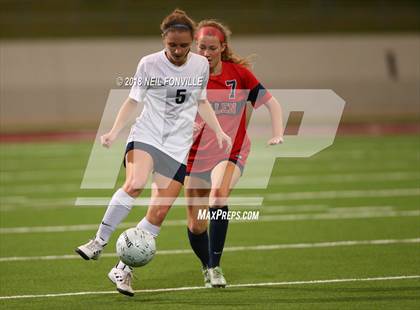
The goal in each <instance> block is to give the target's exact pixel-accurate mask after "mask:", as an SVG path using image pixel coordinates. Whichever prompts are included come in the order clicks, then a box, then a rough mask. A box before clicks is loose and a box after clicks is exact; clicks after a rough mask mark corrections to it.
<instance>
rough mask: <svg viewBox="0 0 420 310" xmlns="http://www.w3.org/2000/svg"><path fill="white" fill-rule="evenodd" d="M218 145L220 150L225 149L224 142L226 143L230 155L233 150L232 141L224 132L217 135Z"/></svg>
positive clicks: (226, 150)
mask: <svg viewBox="0 0 420 310" xmlns="http://www.w3.org/2000/svg"><path fill="white" fill-rule="evenodd" d="M216 138H217V143H218V144H219V148H223V142H224V143H226V149H225V152H226V153H230V150H231V149H232V139H231V138H230V137H229V136H228V135H227V134H225V133H224V132H223V131H220V132H218V133H216Z"/></svg>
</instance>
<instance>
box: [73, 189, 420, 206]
mask: <svg viewBox="0 0 420 310" xmlns="http://www.w3.org/2000/svg"><path fill="white" fill-rule="evenodd" d="M418 195H420V188H399V189H393V188H390V189H377V190H342V191H316V192H292V193H277V194H266V195H264V197H265V198H267V199H269V200H277V201H279V200H312V199H337V198H364V197H401V196H418ZM109 199H110V198H105V197H78V198H77V199H76V202H75V205H76V206H106V205H108V203H109ZM262 201H263V198H262V197H251V196H244V197H235V196H233V197H229V200H228V205H251V206H257V205H261V204H262ZM149 202H150V199H148V198H138V199H136V201H135V204H136V205H142V206H147V205H148V204H149ZM174 205H175V206H179V205H181V206H185V205H186V199H185V198H177V200H176V201H175V203H174Z"/></svg>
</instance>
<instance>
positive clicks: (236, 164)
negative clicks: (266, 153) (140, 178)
mask: <svg viewBox="0 0 420 310" xmlns="http://www.w3.org/2000/svg"><path fill="white" fill-rule="evenodd" d="M229 36H230V31H229V29H228V28H227V27H226V26H224V25H223V24H221V23H219V22H217V21H214V20H204V21H202V22H200V23H199V25H198V27H197V32H196V37H195V38H196V41H197V49H198V53H199V54H200V55H203V56H204V57H206V58H207V60H208V62H209V65H210V79H209V82H208V85H207V97H208V100H209V101H210V103H211V104H212V106H213V109H214V110H215V113H216V115H217V118H218V120H219V122H220V125H221V126H222V128H223V130H224V132H226V133H227V134H228V135H229V136H230V137H231V138H232V141H234V142H233V147H232V150H231V152H230V154H229V153H228V154H227V153H223V152H220V151H218V150H217V148H215V146H216V145H217V138H216V136H215V135H214V134H213V133H212V132H210V131H209V130H208V128H207V127H208V126H207V125H205V124H204V122H203V119H202V118H201V117H199V116H198V117H197V120H196V124H197V127H198V130H197V131H196V134H195V137H194V138H195V140H194V143H193V146H192V148H191V151H190V154H189V158H188V165H187V175H189V176H187V178H186V180H185V189H186V190H185V195H186V196H187V198H188V204H189V206H188V237H189V240H190V244H191V247H192V248H193V250H194V252H195V254H196V255H197V256H198V258H199V259H200V261H201V263H202V266H203V275H204V281H205V285H206V286H207V287H210V286H212V287H225V286H226V279H225V278H224V275H223V272H222V269H221V268H220V259H221V256H222V252H223V247H224V243H225V239H226V233H227V228H228V219H227V218H223V217H222V216H219V217H217V216H215V215H217V211H218V210H219V215H220V214H222V213H221V212H220V210H221V211H222V212H223V213H224V214H227V211H228V206H227V198H228V196H229V194H230V192H231V189H232V187H233V186H235V184H236V183H237V182H238V180H239V178H240V176H241V175H242V171H243V169H244V166H245V163H246V159H247V157H248V154H249V151H250V140H249V138H248V136H247V134H246V125H247V107H249V106H251V107H253V108H257V107H259V106H261V105H264V106H265V107H266V108H268V111H269V113H270V117H271V124H272V132H273V136H272V138H271V139H269V141H268V144H269V145H275V144H279V143H282V142H283V126H282V112H281V107H280V104H279V103H278V102H277V100H276V99H275V98H274V97H272V96H271V95H270V93H269V92H268V91H266V90H265V88H264V87H263V86H262V85H261V84H260V82H259V81H258V80H257V79H256V78H255V76H254V75H253V74H252V72H251V71H249V69H248V68H247V67H249V64H248V62H247V61H246V59H243V58H240V57H239V56H237V55H235V54H233V52H232V50H231V48H230V46H229V44H228V40H229ZM249 103H250V104H249ZM251 110H252V109H251ZM203 201H204V202H208V203H209V205H210V208H209V210H208V211H209V214H210V225H209V229H210V231H209V235H208V234H207V226H208V223H207V220H200V219H198V214H199V211H200V210H201V211H202V210H203V209H204V210H207V207H208V206H207V205H205V203H203ZM201 214H203V212H201Z"/></svg>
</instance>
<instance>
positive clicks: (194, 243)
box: [187, 228, 209, 268]
mask: <svg viewBox="0 0 420 310" xmlns="http://www.w3.org/2000/svg"><path fill="white" fill-rule="evenodd" d="M187 231H188V239H189V240H190V245H191V248H192V249H193V251H194V253H195V255H197V257H198V258H199V259H200V261H201V264H202V265H203V267H205V268H207V267H208V266H209V237H208V235H207V230H206V231H205V232H203V233H201V234H198V235H195V234H193V233H192V232H191V231H190V229H189V228H187Z"/></svg>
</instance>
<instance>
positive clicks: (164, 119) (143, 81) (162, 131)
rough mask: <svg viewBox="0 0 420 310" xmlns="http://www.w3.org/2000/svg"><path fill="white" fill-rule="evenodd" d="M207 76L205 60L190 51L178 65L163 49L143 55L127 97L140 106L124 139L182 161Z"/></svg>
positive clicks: (183, 161) (185, 154)
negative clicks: (142, 144)
mask: <svg viewBox="0 0 420 310" xmlns="http://www.w3.org/2000/svg"><path fill="white" fill-rule="evenodd" d="M208 77H209V65H208V61H207V59H206V58H205V57H202V56H200V55H197V54H194V53H192V52H190V53H188V58H187V61H186V62H185V63H184V64H183V65H182V66H176V65H174V64H172V63H171V62H170V61H169V60H168V58H167V57H166V55H165V51H164V50H163V51H160V52H157V53H154V54H150V55H148V56H145V57H143V58H142V59H141V60H140V62H139V65H138V67H137V72H136V75H135V77H134V85H133V86H132V88H131V91H130V95H129V96H130V98H132V99H134V100H136V101H137V102H142V103H144V107H143V111H142V113H141V115H140V116H139V117H138V118H137V119H136V123H135V124H134V125H133V127H132V128H131V132H130V136H129V137H128V142H132V141H138V142H143V143H147V144H150V145H152V146H154V147H156V148H157V149H159V150H161V151H162V152H164V153H166V154H168V155H169V156H171V157H172V158H174V159H175V160H176V161H178V162H180V163H184V164H185V163H186V159H187V155H188V152H189V150H190V147H191V144H192V140H193V123H194V120H195V117H196V114H197V107H198V100H203V99H206V87H207V81H208Z"/></svg>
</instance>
